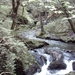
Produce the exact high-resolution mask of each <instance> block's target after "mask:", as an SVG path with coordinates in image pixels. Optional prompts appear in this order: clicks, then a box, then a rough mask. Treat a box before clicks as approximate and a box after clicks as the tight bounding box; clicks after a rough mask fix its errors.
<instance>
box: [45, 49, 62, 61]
mask: <svg viewBox="0 0 75 75" xmlns="http://www.w3.org/2000/svg"><path fill="white" fill-rule="evenodd" d="M45 52H46V53H47V54H49V55H51V56H52V61H57V60H60V59H61V60H63V54H62V52H60V51H59V50H53V49H47V50H45Z"/></svg>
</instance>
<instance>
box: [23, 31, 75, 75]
mask: <svg viewBox="0 0 75 75" xmlns="http://www.w3.org/2000/svg"><path fill="white" fill-rule="evenodd" d="M35 33H36V32H35V30H33V31H30V32H27V33H23V35H22V36H25V37H27V38H29V39H35V40H42V41H45V42H47V43H49V47H52V49H55V50H58V49H60V50H70V49H72V50H75V45H72V44H66V43H62V42H60V41H53V40H45V39H40V38H36V37H35ZM42 50H44V49H40V50H39V49H38V50H37V51H38V52H37V53H38V54H39V55H42V56H44V57H45V58H46V60H47V62H46V63H44V64H43V66H41V72H36V73H35V74H34V75H65V74H67V73H69V72H71V71H73V67H72V63H73V62H75V58H74V59H70V60H69V54H67V53H65V54H64V52H63V54H64V59H63V61H64V63H65V64H66V69H62V70H48V66H49V64H50V63H51V61H50V55H48V54H46V53H44V52H42ZM40 51H41V52H40ZM32 52H33V53H35V52H34V51H32Z"/></svg>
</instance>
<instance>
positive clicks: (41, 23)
mask: <svg viewBox="0 0 75 75" xmlns="http://www.w3.org/2000/svg"><path fill="white" fill-rule="evenodd" d="M39 19H40V26H41V33H40V35H44V33H45V31H44V27H43V22H42V16H41V12H40V13H39Z"/></svg>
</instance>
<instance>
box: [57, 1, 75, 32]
mask: <svg viewBox="0 0 75 75" xmlns="http://www.w3.org/2000/svg"><path fill="white" fill-rule="evenodd" d="M58 1H59V0H58ZM59 2H60V1H59ZM60 3H61V5H62V7H63V11H64V13H65V15H66V17H67V18H69V17H70V14H69V13H68V10H67V9H66V7H65V6H64V4H63V3H62V2H60ZM68 22H69V24H70V26H71V29H72V31H73V32H74V33H75V29H74V25H73V22H72V20H71V19H68Z"/></svg>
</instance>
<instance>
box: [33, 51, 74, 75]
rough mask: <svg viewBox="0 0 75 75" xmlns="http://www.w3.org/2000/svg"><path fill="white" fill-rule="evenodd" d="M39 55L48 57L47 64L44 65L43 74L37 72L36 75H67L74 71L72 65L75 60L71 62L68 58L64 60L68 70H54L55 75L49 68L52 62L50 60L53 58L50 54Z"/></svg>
mask: <svg viewBox="0 0 75 75" xmlns="http://www.w3.org/2000/svg"><path fill="white" fill-rule="evenodd" d="M38 53H39V54H40V55H42V56H44V57H46V59H47V63H46V64H44V65H43V66H42V67H41V72H36V73H35V74H34V75H65V74H67V73H69V72H71V71H73V68H72V63H73V62H74V61H75V60H70V61H69V60H68V58H64V63H65V64H66V69H63V70H54V73H53V71H50V70H48V66H49V64H50V63H51V60H50V58H51V57H50V55H48V54H41V53H40V52H39V51H38ZM51 59H52V58H51Z"/></svg>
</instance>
